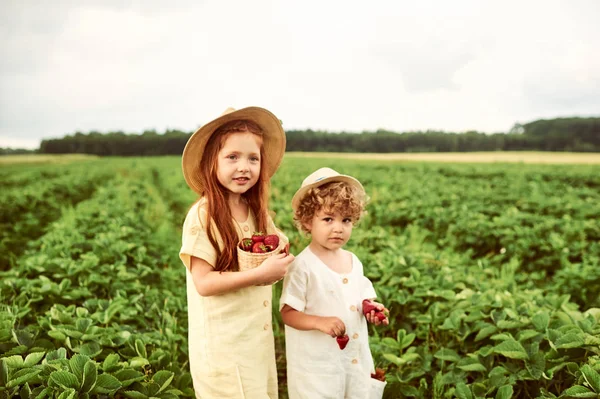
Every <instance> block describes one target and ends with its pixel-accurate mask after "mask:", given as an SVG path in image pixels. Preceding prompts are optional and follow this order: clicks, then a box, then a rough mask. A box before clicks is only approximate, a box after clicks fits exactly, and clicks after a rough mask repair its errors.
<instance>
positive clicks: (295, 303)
mask: <svg viewBox="0 0 600 399" xmlns="http://www.w3.org/2000/svg"><path fill="white" fill-rule="evenodd" d="M351 256H352V270H351V271H350V272H349V273H347V274H340V273H337V272H335V271H333V270H331V269H330V268H329V267H328V266H327V265H325V264H324V263H323V262H322V261H321V260H320V259H319V258H318V257H317V256H316V255H315V254H314V253H313V252H312V251H311V250H310V248H309V247H307V248H305V249H304V250H303V251H302V252H301V253H300V254H298V256H296V259H295V260H294V262H293V263H292V264H291V265H290V268H289V270H288V273H287V275H286V276H285V279H284V281H283V291H282V294H281V298H280V301H279V309H280V310H281V308H283V305H285V304H287V305H288V306H290V307H292V308H294V309H295V310H297V311H300V312H304V313H306V314H310V315H316V316H325V317H332V316H336V317H339V318H340V319H341V320H342V321H343V322H344V324H345V325H346V334H348V336H349V337H350V341H349V342H348V345H347V346H346V348H345V349H344V350H340V348H339V346H338V344H337V342H336V340H335V339H334V338H332V337H331V336H330V335H327V334H325V333H322V332H320V331H316V330H311V331H300V330H296V329H294V328H292V327H289V326H287V325H286V326H285V343H286V356H287V373H288V376H287V382H288V393H289V396H290V399H297V398H307V399H308V398H310V399H313V398H332V399H334V398H335V399H338V398H339V399H345V398H360V399H365V398H381V396H382V394H383V387H384V386H385V382H381V381H377V380H375V379H373V378H371V373H372V372H374V364H373V358H372V357H371V351H370V349H369V337H368V328H367V321H366V318H365V317H364V315H363V313H362V301H363V299H373V298H375V297H376V294H375V290H374V289H373V284H372V283H371V281H370V280H369V279H368V278H366V277H365V276H364V273H363V265H362V263H361V262H360V260H359V259H358V258H357V257H356V255H354V254H351Z"/></svg>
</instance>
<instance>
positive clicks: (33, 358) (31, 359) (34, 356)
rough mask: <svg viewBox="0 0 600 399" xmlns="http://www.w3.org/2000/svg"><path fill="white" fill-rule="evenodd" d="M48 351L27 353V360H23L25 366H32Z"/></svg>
mask: <svg viewBox="0 0 600 399" xmlns="http://www.w3.org/2000/svg"><path fill="white" fill-rule="evenodd" d="M45 354H46V352H33V353H30V354H29V355H27V357H26V358H25V361H24V362H23V366H24V367H31V366H34V365H36V364H38V363H39V361H40V360H42V359H43V358H44V355H45Z"/></svg>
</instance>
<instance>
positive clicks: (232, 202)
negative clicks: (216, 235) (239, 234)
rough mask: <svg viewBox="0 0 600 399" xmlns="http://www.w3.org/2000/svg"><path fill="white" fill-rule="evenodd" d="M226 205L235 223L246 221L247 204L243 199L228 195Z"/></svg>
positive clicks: (238, 196) (239, 196)
mask: <svg viewBox="0 0 600 399" xmlns="http://www.w3.org/2000/svg"><path fill="white" fill-rule="evenodd" d="M227 205H228V206H229V209H230V210H231V216H233V218H234V219H235V220H236V221H238V222H240V223H243V222H245V221H247V220H248V204H247V203H246V199H245V198H244V197H242V196H241V195H235V196H234V195H229V197H228V198H227Z"/></svg>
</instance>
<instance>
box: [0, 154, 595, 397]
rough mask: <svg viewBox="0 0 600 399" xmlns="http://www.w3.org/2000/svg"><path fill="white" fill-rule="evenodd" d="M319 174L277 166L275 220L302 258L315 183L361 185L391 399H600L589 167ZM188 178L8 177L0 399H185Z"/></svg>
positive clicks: (157, 168)
mask: <svg viewBox="0 0 600 399" xmlns="http://www.w3.org/2000/svg"><path fill="white" fill-rule="evenodd" d="M534 154H538V153H534ZM319 155H320V156H317V155H315V154H309V155H307V154H287V155H286V157H285V159H284V162H283V164H282V167H281V168H280V170H279V171H278V172H277V174H276V175H275V176H274V178H273V181H272V199H271V208H272V209H273V210H274V211H275V212H276V216H275V221H276V223H277V224H278V226H279V227H280V228H282V229H283V230H284V231H285V233H286V234H287V235H288V237H289V238H290V241H291V244H292V247H291V249H292V252H294V253H298V252H299V251H300V250H301V249H302V248H303V247H304V246H305V245H306V244H307V243H308V238H307V237H305V236H303V235H301V234H300V233H298V232H297V231H296V230H295V228H294V227H293V223H292V217H291V206H290V200H291V197H292V195H293V193H294V192H295V191H296V189H297V188H298V187H299V185H300V184H301V182H302V180H303V179H304V177H306V176H307V175H308V174H309V173H311V172H312V171H314V170H315V169H317V168H319V167H322V166H329V167H332V168H334V169H336V170H337V171H339V172H341V173H345V174H350V175H353V176H355V177H357V178H358V179H359V180H361V181H362V182H363V184H364V186H365V189H366V190H367V192H368V194H369V196H370V203H369V205H368V207H367V210H368V214H367V215H366V217H365V218H364V219H363V220H362V221H361V222H360V223H359V224H358V225H357V226H356V227H355V230H354V233H353V237H352V239H351V241H350V243H349V247H348V248H349V249H350V250H352V251H354V252H355V253H356V254H357V255H358V257H359V258H360V259H361V260H362V262H363V264H364V266H365V272H366V274H367V275H368V277H370V278H371V280H372V281H373V282H374V285H375V288H376V290H377V292H378V294H379V295H380V300H381V301H382V302H383V303H385V304H386V305H387V307H388V308H389V309H390V311H391V314H390V325H389V326H387V327H381V328H377V329H376V328H374V327H371V341H370V342H371V349H372V352H373V356H374V359H375V363H376V365H377V367H380V368H383V369H385V370H386V373H387V381H388V385H387V387H386V393H385V397H386V398H404V397H407V398H408V397H416V398H453V397H458V398H511V397H512V398H556V397H581V398H583V397H600V396H599V395H600V166H599V165H597V162H588V161H586V162H576V161H569V162H567V161H564V160H563V161H562V162H561V161H556V162H555V163H557V164H549V162H550V161H548V159H547V158H546V161H544V162H542V161H535V160H534V161H531V160H532V159H534V158H532V157H533V154H532V157H530V158H529V160H530V161H531V163H530V162H528V161H526V160H523V159H519V160H517V161H514V160H513V161H511V162H509V160H505V161H506V162H499V161H498V160H497V159H496V160H492V161H490V159H492V158H490V156H487V157H484V158H487V161H486V160H481V159H479V160H477V159H474V158H468V157H469V154H467V155H465V156H466V157H467V158H463V159H462V161H465V159H468V160H466V161H465V162H461V161H460V160H456V159H455V160H454V162H450V161H451V160H449V159H436V160H435V161H430V162H422V159H421V160H419V159H411V160H410V162H407V160H398V159H391V158H390V157H389V156H388V157H385V156H383V157H374V158H373V157H370V158H369V157H366V158H365V156H362V157H354V158H353V157H347V156H338V155H333V154H327V155H324V154H319ZM473 155H474V154H471V155H470V156H471V157H472V156H473ZM520 156H523V154H520ZM548 156H555V155H554V154H548ZM554 159H557V158H556V157H555V158H554ZM180 161H181V160H180V158H179V157H157V158H86V159H72V160H70V161H69V162H66V163H64V162H48V163H46V162H39V163H36V162H31V160H30V161H28V162H25V163H18V164H17V163H13V164H11V165H7V164H3V165H2V166H1V167H0V180H1V181H2V193H0V201H1V203H2V211H1V212H2V218H1V223H2V230H1V233H0V234H2V243H1V245H0V246H1V251H0V298H1V301H0V303H1V304H2V305H1V306H0V397H14V396H19V395H20V396H21V397H32V398H33V397H61V398H75V397H81V398H85V397H90V398H92V397H130V398H150V397H158V398H174V397H193V391H192V388H191V378H190V376H189V374H188V362H187V313H186V303H185V301H186V296H185V288H184V287H185V284H184V281H185V273H184V267H183V265H182V264H181V263H180V261H179V259H178V250H179V247H180V237H181V224H182V222H183V218H184V216H185V213H186V211H187V209H188V208H189V206H190V205H191V204H192V202H193V201H194V200H195V196H194V193H193V192H191V190H190V189H189V188H188V187H187V186H186V185H185V182H184V181H183V177H182V175H181V169H180ZM478 161H482V162H486V163H477V162H478ZM280 290H281V283H278V284H277V285H275V286H274V296H275V298H277V299H278V297H279V294H280ZM277 307H278V301H277V300H275V301H274V303H273V311H274V315H275V319H276V322H275V323H274V330H275V335H276V345H277V354H278V371H279V376H280V392H281V395H280V397H281V398H287V395H286V393H285V386H286V380H285V352H284V345H285V341H284V337H283V326H282V323H281V319H280V317H279V315H278V313H277Z"/></svg>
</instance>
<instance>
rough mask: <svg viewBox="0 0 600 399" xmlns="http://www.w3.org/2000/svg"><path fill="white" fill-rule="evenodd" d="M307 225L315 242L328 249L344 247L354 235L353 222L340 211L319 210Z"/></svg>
mask: <svg viewBox="0 0 600 399" xmlns="http://www.w3.org/2000/svg"><path fill="white" fill-rule="evenodd" d="M305 227H306V228H307V229H308V230H309V231H310V234H311V236H312V241H313V243H315V244H317V245H319V246H321V247H323V248H325V249H328V250H335V249H339V248H342V247H343V246H344V245H345V244H346V243H347V242H348V240H349V239H350V236H351V235H352V227H353V222H352V218H350V217H349V216H344V215H341V214H340V213H339V212H335V213H327V212H325V211H323V210H319V211H318V212H317V213H315V215H314V216H313V218H312V220H310V221H309V222H308V223H307V224H306V225H305Z"/></svg>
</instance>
